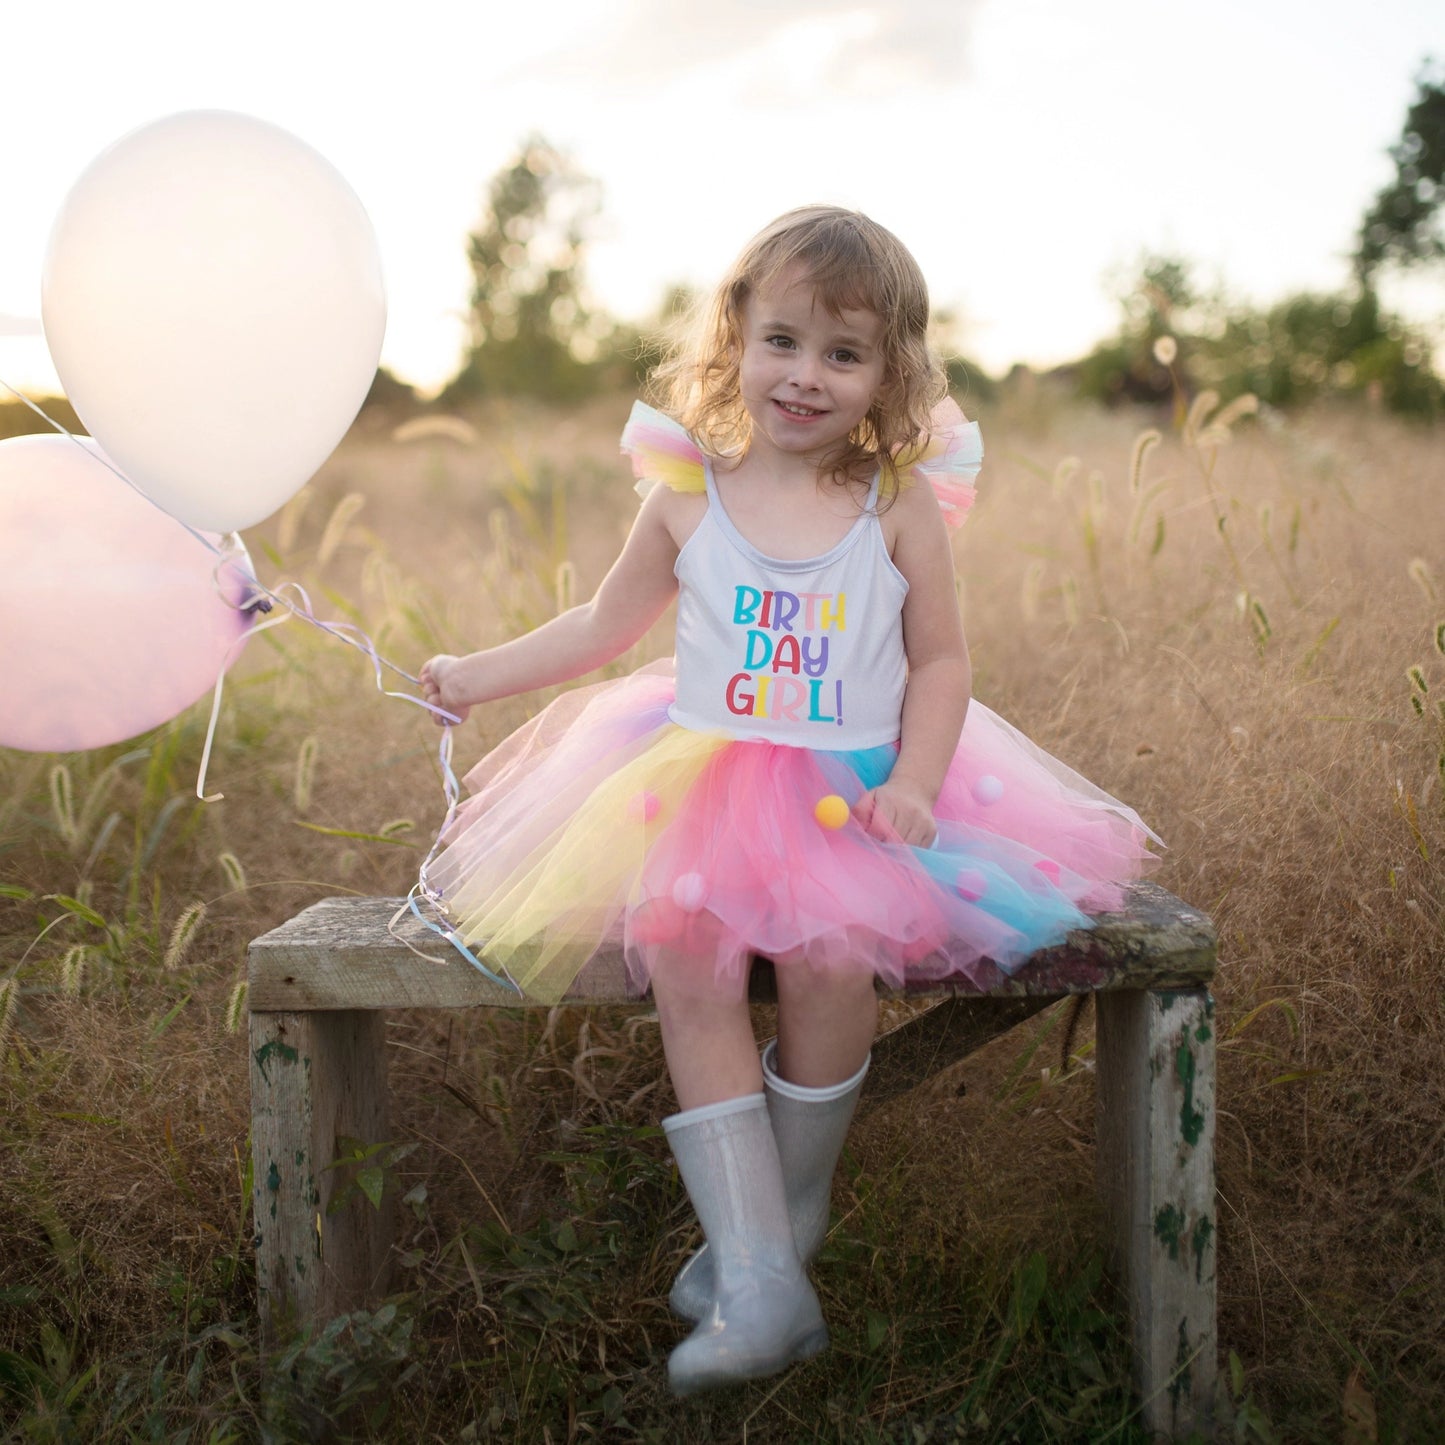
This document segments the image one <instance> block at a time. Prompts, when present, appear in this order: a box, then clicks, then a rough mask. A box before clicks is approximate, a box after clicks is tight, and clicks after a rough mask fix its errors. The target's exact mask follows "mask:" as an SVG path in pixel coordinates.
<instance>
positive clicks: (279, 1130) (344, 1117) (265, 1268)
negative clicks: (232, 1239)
mask: <svg viewBox="0 0 1445 1445" xmlns="http://www.w3.org/2000/svg"><path fill="white" fill-rule="evenodd" d="M385 1024H386V1016H385V1014H383V1013H380V1012H376V1011H362V1010H347V1011H344V1012H327V1013H253V1014H252V1015H251V1161H252V1169H253V1176H254V1177H253V1183H252V1190H251V1204H252V1215H253V1218H254V1220H255V1225H256V1236H255V1238H256V1286H257V1294H258V1307H259V1313H260V1317H261V1336H262V1342H263V1347H264V1346H265V1345H266V1344H268V1343H271V1342H274V1338H275V1333H274V1332H275V1330H276V1327H277V1326H279V1325H280V1324H281V1323H282V1321H283V1320H289V1321H290V1322H291V1323H294V1324H297V1325H306V1324H309V1323H311V1322H313V1321H322V1320H326V1319H330V1318H332V1317H333V1316H335V1315H338V1314H342V1313H344V1312H345V1311H347V1310H351V1309H356V1308H357V1307H359V1306H360V1305H361V1304H362V1303H363V1302H364V1301H365V1300H366V1298H367V1296H368V1295H370V1294H372V1293H374V1292H376V1291H379V1290H381V1289H382V1288H384V1285H385V1273H386V1265H387V1254H388V1251H389V1249H390V1245H391V1228H390V1224H391V1221H390V1200H389V1199H388V1198H387V1197H385V1196H383V1199H382V1208H381V1209H380V1210H378V1209H375V1208H373V1206H372V1205H371V1203H370V1202H369V1201H368V1200H367V1199H366V1198H365V1196H364V1195H363V1194H362V1193H361V1191H360V1190H355V1189H354V1190H352V1191H351V1196H350V1197H349V1198H348V1199H347V1201H346V1203H345V1204H344V1205H343V1206H342V1207H341V1208H339V1209H338V1210H336V1211H335V1212H334V1213H328V1209H327V1207H328V1205H329V1204H330V1203H331V1201H332V1200H333V1199H334V1198H335V1197H336V1195H337V1194H338V1193H339V1192H340V1191H341V1190H342V1189H344V1188H345V1186H346V1184H347V1183H348V1182H349V1181H348V1178H347V1174H348V1171H346V1170H344V1169H327V1167H326V1166H327V1165H328V1164H330V1163H331V1162H332V1161H333V1160H335V1159H336V1158H337V1156H338V1155H339V1154H340V1153H341V1152H342V1151H341V1148H340V1146H339V1145H338V1143H337V1141H338V1139H341V1138H343V1137H349V1138H353V1139H359V1140H362V1141H364V1142H367V1143H379V1142H381V1141H383V1140H385V1139H386V1052H385V1042H386V1040H385Z"/></svg>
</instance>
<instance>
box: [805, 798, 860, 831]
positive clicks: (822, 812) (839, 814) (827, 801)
mask: <svg viewBox="0 0 1445 1445" xmlns="http://www.w3.org/2000/svg"><path fill="white" fill-rule="evenodd" d="M813 816H814V817H815V818H816V819H817V820H818V822H819V823H820V824H821V825H822V826H823V827H825V828H835V829H836V828H841V827H842V826H843V824H844V823H846V822H847V821H848V819H849V817H851V816H852V815H851V813H850V812H849V808H848V803H847V801H846V799H843V798H840V797H839V796H838V795H837V793H829V794H828V796H827V797H826V798H819V799H818V805H817V807H815V808H814V809H813Z"/></svg>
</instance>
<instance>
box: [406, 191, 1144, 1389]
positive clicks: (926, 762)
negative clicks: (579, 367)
mask: <svg viewBox="0 0 1445 1445" xmlns="http://www.w3.org/2000/svg"><path fill="white" fill-rule="evenodd" d="M927 327H928V293H927V288H926V286H925V284H924V281H923V278H922V276H921V275H920V274H919V271H918V267H917V265H916V263H915V262H914V260H913V258H912V256H910V255H909V253H908V252H907V250H905V249H904V247H903V246H902V244H901V243H900V242H899V241H898V240H897V239H896V238H895V237H894V236H893V235H891V234H890V233H889V232H888V231H886V230H884V229H883V228H882V227H881V226H879V225H877V224H876V223H874V222H873V221H871V220H869V219H868V218H867V217H866V216H862V215H859V214H857V213H855V212H851V211H845V210H839V209H835V208H832V207H823V206H810V207H805V208H803V209H801V210H796V211H791V212H789V213H788V214H787V215H785V216H782V217H780V218H779V219H778V220H776V221H774V222H773V223H772V225H770V226H768V227H767V228H766V229H765V230H764V231H762V232H761V233H760V234H759V235H758V236H757V237H755V238H754V239H753V240H752V241H751V242H750V243H749V244H748V246H747V247H746V249H745V250H744V251H743V253H742V255H741V256H740V257H739V258H738V260H737V262H736V263H735V265H734V266H733V268H732V270H731V272H730V273H729V274H728V276H727V277H726V279H725V280H724V281H723V283H722V285H721V286H720V287H719V288H718V290H717V292H716V294H715V295H714V296H713V298H712V301H711V304H710V305H709V307H708V308H707V310H706V312H705V313H704V315H703V318H702V323H701V325H700V326H699V327H698V328H696V329H695V331H694V333H693V335H692V336H691V338H690V339H689V340H688V341H687V342H685V343H684V344H683V345H681V346H680V347H679V348H677V349H676V351H675V353H674V355H673V356H672V357H671V359H670V360H669V361H668V362H666V363H665V364H664V365H663V367H662V368H661V370H660V371H659V373H658V375H657V376H656V377H655V378H654V381H655V387H656V391H657V394H658V398H659V399H660V401H661V403H662V405H663V406H664V408H665V412H666V414H662V413H659V412H656V411H653V410H651V409H650V408H648V407H645V406H642V405H641V404H639V405H638V406H637V407H635V408H634V411H633V415H632V418H631V420H630V421H629V423H628V426H627V429H626V431H625V432H624V433H623V438H622V446H623V449H624V450H625V451H627V452H628V453H629V454H630V455H631V457H632V462H633V467H634V470H635V471H636V473H637V476H638V478H639V490H644V488H646V490H645V495H644V500H643V503H642V508H641V510H640V512H639V513H638V516H637V520H636V522H635V523H634V525H633V527H632V531H631V534H630V535H629V537H628V539H627V543H626V545H625V546H624V548H623V550H622V555H621V556H620V557H619V559H618V560H617V562H616V564H615V565H614V566H613V568H612V570H611V571H610V572H609V573H608V574H607V576H606V577H605V578H604V579H603V582H602V584H601V586H600V587H599V588H598V591H597V594H596V596H595V597H594V598H593V599H592V601H591V602H589V603H587V604H585V605H583V606H580V607H575V608H573V609H572V610H571V611H569V612H566V613H563V614H562V615H561V616H559V617H557V618H555V619H553V620H552V621H550V622H548V623H546V624H544V625H543V626H541V627H539V628H537V629H536V630H535V631H533V632H531V633H528V634H527V635H526V636H524V637H520V638H518V639H516V640H515V641H512V642H508V643H505V644H504V645H502V646H500V647H495V648H491V649H489V650H487V651H485V652H477V653H473V654H471V655H470V656H468V657H451V656H440V657H434V658H432V659H431V660H430V661H429V662H428V663H427V664H426V666H425V667H424V668H423V669H422V674H421V677H422V683H423V688H424V691H425V695H426V697H427V699H428V700H429V701H431V702H433V703H435V704H436V705H438V706H440V707H442V708H444V709H446V710H447V711H449V712H451V713H454V714H456V715H457V716H458V717H459V718H463V719H464V718H465V716H466V714H467V711H468V709H469V708H470V707H472V706H473V705H475V704H477V703H481V702H486V701H489V700H491V699H494V698H500V697H505V696H507V695H509V694H512V693H519V692H523V691H526V690H528V689H532V688H538V687H543V686H546V685H548V684H551V683H556V682H561V681H564V680H566V679H570V678H574V677H577V676H579V675H581V674H583V673H586V672H589V671H591V670H592V669H594V668H597V667H600V666H601V665H602V664H604V663H606V662H608V661H609V660H611V659H612V658H615V657H617V656H618V655H619V654H620V653H622V652H624V651H625V650H626V649H627V648H629V647H631V646H632V645H633V644H634V643H635V642H637V641H638V640H639V639H640V638H641V637H642V636H643V634H644V633H645V632H646V631H647V630H648V628H649V627H650V626H651V625H652V624H653V623H654V622H655V621H656V620H657V619H658V617H659V616H660V615H661V614H662V612H663V611H664V610H665V609H666V607H667V606H668V605H669V603H671V602H672V601H673V600H674V599H676V602H677V636H676V657H675V659H674V660H672V661H670V662H668V663H666V664H659V665H653V666H651V667H647V668H643V669H642V670H641V671H640V672H637V673H634V674H632V675H631V676H630V677H627V678H623V679H621V680H618V681H611V682H603V683H599V684H596V685H594V686H592V687H588V688H585V689H582V690H580V691H576V692H572V693H570V694H566V695H564V696H563V697H561V698H560V699H559V700H558V701H556V702H554V703H553V704H552V705H551V706H550V707H548V708H547V709H545V710H544V711H543V712H542V713H541V714H540V715H539V716H538V717H537V718H535V719H534V720H533V721H532V722H531V723H530V724H528V725H527V726H526V727H524V728H522V729H521V730H520V731H519V732H517V733H516V734H514V735H513V736H512V737H511V738H509V739H507V741H505V742H504V743H503V744H502V745H501V746H500V747H499V748H497V749H496V750H495V751H494V752H493V753H492V754H491V755H490V756H489V757H488V758H486V759H485V760H484V761H483V762H482V763H481V764H480V765H479V766H478V767H477V768H476V769H475V770H474V771H473V772H472V773H471V774H469V775H468V777H467V783H468V786H469V787H470V788H471V789H472V791H473V797H472V798H470V799H469V801H468V803H467V805H466V807H465V809H464V810H463V811H462V812H461V813H460V814H459V815H458V818H457V821H456V824H455V826H454V827H453V829H452V831H451V832H450V834H449V835H448V840H447V847H446V849H445V851H444V852H443V853H442V854H441V855H440V856H439V858H438V859H437V861H436V862H435V863H434V864H433V866H432V869H431V872H430V880H431V882H432V883H433V884H434V885H435V887H436V888H437V890H439V892H440V894H441V906H442V907H443V908H444V909H445V911H446V913H447V914H448V916H449V918H450V920H451V922H452V923H453V925H454V927H455V928H456V929H457V931H458V932H459V933H460V934H461V935H462V937H463V938H464V939H465V940H466V941H467V942H468V943H469V944H471V945H472V946H473V947H474V948H476V949H478V950H479V951H480V952H481V954H482V956H483V957H484V958H486V959H487V960H488V961H490V962H493V963H498V964H501V965H502V966H504V967H505V968H506V969H507V970H508V971H509V972H510V973H511V975H512V977H513V978H515V979H516V980H517V982H518V983H519V984H521V985H522V986H523V987H524V988H525V989H527V990H528V991H529V992H531V993H534V994H536V995H539V996H541V997H543V998H556V997H559V996H560V995H561V994H562V993H563V992H564V991H565V990H566V988H567V986H568V985H569V983H570V982H571V981H572V979H573V978H574V977H575V976H576V974H577V972H578V971H579V969H580V968H581V967H582V966H583V964H585V963H586V961H587V960H588V958H589V957H591V956H592V955H593V954H594V953H595V952H596V951H597V950H598V949H599V948H601V947H603V946H609V945H610V946H616V945H618V944H620V945H621V946H622V947H623V949H624V950H625V954H626V958H627V961H628V965H629V968H630V970H631V972H632V974H633V976H634V981H635V983H636V984H637V985H638V987H639V989H641V988H642V987H643V986H646V985H650V986H651V989H652V994H653V998H654V999H655V1001H656V1004H657V1011H658V1018H659V1021H660V1024H661V1029H662V1042H663V1049H664V1053H665V1055H666V1058H667V1066H668V1070H669V1072H670V1074H671V1076H672V1083H673V1087H674V1089H675V1091H676V1095H677V1103H678V1108H679V1111H680V1112H678V1113H676V1114H674V1115H672V1116H671V1117H670V1118H667V1119H664V1120H663V1127H664V1129H665V1130H666V1132H667V1137H668V1142H669V1143H670V1145H671V1146H672V1149H673V1152H674V1154H675V1155H676V1158H677V1164H678V1169H679V1172H680V1174H681V1176H682V1179H683V1183H684V1184H685V1186H686V1188H687V1192H688V1195H689V1197H690V1198H691V1200H692V1202H693V1205H694V1207H695V1208H696V1210H697V1214H698V1219H699V1221H700V1222H701V1225H702V1231H703V1235H704V1237H705V1239H706V1244H705V1245H704V1247H703V1249H702V1250H700V1251H699V1252H698V1253H697V1254H695V1255H694V1256H693V1257H692V1259H690V1260H689V1261H688V1263H687V1264H686V1265H685V1266H684V1268H683V1271H682V1273H681V1274H680V1275H679V1277H678V1280H677V1282H676V1284H675V1285H674V1287H673V1291H672V1295H671V1303H672V1305H673V1307H674V1309H675V1310H677V1312H678V1313H680V1314H682V1315H683V1316H685V1317H687V1318H690V1319H692V1320H695V1321H697V1325H696V1328H695V1329H694V1330H693V1332H692V1333H691V1334H690V1335H689V1336H688V1338H687V1339H686V1340H684V1341H683V1342H682V1343H681V1344H680V1345H678V1347H677V1348H676V1349H675V1350H674V1351H673V1353H672V1356H671V1359H670V1360H669V1366H668V1373H669V1379H670V1382H671V1384H672V1387H673V1389H674V1390H675V1391H677V1392H678V1393H679V1394H686V1393H690V1392H692V1391H695V1390H699V1389H705V1388H708V1387H710V1386H714V1385H720V1384H725V1383H729V1382H732V1381H736V1380H745V1379H753V1378H756V1377H759V1376H763V1375H768V1374H772V1373H774V1372H776V1371H777V1370H780V1369H782V1368H783V1367H785V1366H786V1365H787V1364H789V1363H790V1362H792V1361H794V1360H801V1359H805V1358H807V1357H809V1356H811V1355H813V1354H815V1353H817V1352H818V1351H819V1350H821V1349H822V1348H824V1346H825V1345H826V1343H827V1333H826V1330H825V1328H824V1325H823V1320H822V1316H821V1314H820V1313H819V1307H818V1300H817V1297H816V1295H815V1294H814V1292H813V1289H812V1286H811V1285H810V1284H809V1282H808V1278H807V1275H806V1273H805V1270H806V1266H807V1265H808V1264H809V1262H810V1261H811V1260H812V1258H813V1257H814V1255H815V1254H816V1253H817V1251H818V1248H819V1246H820V1244H821V1242H822V1239H823V1235H824V1232H825V1230H826V1226H827V1218H828V1203H829V1193H830V1185H831V1179H832V1175H833V1170H834V1167H835V1165H836V1163H837V1160H838V1156H839V1153H840V1152H841V1149H842V1145H843V1138H844V1135H845V1133H846V1131H847V1128H848V1125H849V1121H850V1120H851V1118H852V1114H853V1108H854V1105H855V1103H856V1101H857V1098H858V1093H859V1090H860V1088H861V1086H862V1083H863V1076H864V1074H865V1072H866V1070H867V1067H868V1057H869V1048H870V1045H871V1042H872V1038H873V1034H874V1030H875V1028H876V1024H877V1013H878V1008H877V1000H876V996H875V993H874V984H875V981H876V980H878V979H881V980H883V982H884V983H886V984H889V985H892V986H898V985H900V984H902V983H903V982H904V981H905V980H907V979H921V978H936V977H941V976H944V975H963V976H965V977H967V978H969V979H971V980H973V981H975V982H976V983H977V984H978V985H979V986H980V987H986V986H987V985H988V983H989V982H990V981H992V980H994V979H996V978H998V977H999V973H998V970H1003V971H1004V972H1007V971H1009V970H1011V969H1013V968H1015V967H1017V966H1018V965H1019V964H1020V963H1022V962H1023V960H1024V959H1026V958H1027V957H1028V956H1029V954H1030V953H1032V952H1033V951H1034V950H1035V949H1037V948H1040V947H1042V946H1044V945H1047V944H1050V943H1056V942H1059V941H1061V940H1062V939H1063V937H1064V935H1065V934H1066V933H1067V932H1068V931H1069V930H1070V929H1075V928H1083V927H1087V926H1089V921H1090V920H1089V918H1088V917H1087V915H1086V913H1085V911H1084V910H1085V909H1088V908H1093V909H1095V910H1098V909H1106V908H1108V907H1110V906H1117V904H1118V902H1119V899H1120V884H1121V883H1123V882H1125V881H1127V880H1129V879H1132V878H1135V877H1137V876H1138V875H1139V873H1140V871H1141V870H1142V868H1143V867H1144V866H1146V865H1147V862H1148V860H1149V857H1150V855H1149V853H1148V851H1147V849H1146V846H1145V839H1146V837H1152V836H1153V835H1152V834H1150V833H1149V831H1148V829H1147V828H1145V826H1144V825H1143V823H1141V822H1140V820H1139V818H1138V817H1137V816H1136V815H1135V814H1134V813H1133V812H1132V811H1131V810H1130V809H1128V808H1126V807H1125V806H1124V805H1123V804H1121V803H1119V802H1116V801H1115V800H1114V799H1113V798H1110V797H1109V796H1108V795H1107V794H1105V793H1102V792H1101V791H1100V790H1099V789H1097V788H1095V787H1093V786H1092V785H1091V784H1089V783H1087V782H1086V781H1085V780H1084V779H1082V778H1080V777H1079V776H1078V775H1077V774H1075V773H1073V772H1071V771H1070V770H1069V769H1068V768H1066V767H1064V766H1063V765H1062V764H1060V763H1058V762H1057V761H1056V760H1055V759H1053V758H1051V757H1049V756H1048V755H1047V754H1046V753H1043V752H1042V751H1041V750H1040V749H1038V748H1036V747H1035V746H1034V745H1033V744H1032V743H1030V742H1029V741H1028V740H1027V739H1026V738H1024V737H1023V736H1022V735H1021V734H1019V733H1017V732H1015V731H1014V730H1013V729H1012V728H1011V727H1010V726H1009V725H1008V724H1007V723H1005V722H1004V721H1002V720H1001V719H1000V718H998V717H997V716H995V715H994V714H993V713H991V712H989V711H988V709H987V708H984V707H982V706H981V705H980V704H978V703H974V704H973V705H972V706H971V707H970V703H969V693H970V673H969V660H968V651H967V648H966V646H965V643H964V636H963V628H962V625H961V623H960V620H959V610H958V605H957V600H956V595H955V591H954V578H953V565H952V557H951V554H950V550H949V542H948V528H949V526H951V525H956V523H957V522H958V521H960V520H961V519H962V516H963V513H964V511H965V510H966V509H967V507H968V505H969V503H970V502H971V501H972V497H973V490H972V479H973V477H974V475H975V474H976V473H977V471H978V467H979V463H980V461H981V460H982V455H983V453H982V446H981V443H980V441H979V436H978V429H977V427H976V426H975V425H974V424H972V423H969V422H965V421H964V419H963V417H962V415H961V414H960V413H959V412H958V410H957V408H956V407H954V406H952V404H951V403H948V402H945V401H944V396H945V382H944V378H943V374H942V371H941V368H940V366H939V364H938V362H937V361H936V359H935V358H934V357H933V356H932V355H931V354H930V352H929V349H928V346H927V341H926V334H927ZM674 666H675V672H674ZM965 714H967V721H966V723H965ZM755 955H761V956H763V957H766V958H769V959H771V960H772V961H773V963H774V965H775V971H776V977H777V997H778V1036H777V1039H776V1040H775V1041H774V1042H773V1043H770V1044H769V1045H768V1046H767V1047H766V1049H765V1050H764V1051H763V1055H762V1058H761V1060H760V1059H759V1057H758V1054H757V1051H756V1044H755V1041H754V1038H753V1033H752V1026H751V1021H750V1016H749V1012H748V996H747V977H748V970H749V966H750V963H751V960H752V958H753V957H754V956H755Z"/></svg>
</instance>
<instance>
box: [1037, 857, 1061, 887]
mask: <svg viewBox="0 0 1445 1445" xmlns="http://www.w3.org/2000/svg"><path fill="white" fill-rule="evenodd" d="M1034 867H1035V868H1037V869H1038V870H1039V872H1040V873H1042V874H1043V875H1044V877H1045V878H1047V879H1048V880H1049V882H1050V883H1052V884H1053V885H1054V887H1055V888H1057V887H1058V886H1059V873H1060V869H1059V865H1058V864H1057V863H1055V862H1054V860H1053V859H1052V858H1040V859H1039V861H1038V862H1037V863H1035V864H1034Z"/></svg>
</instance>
